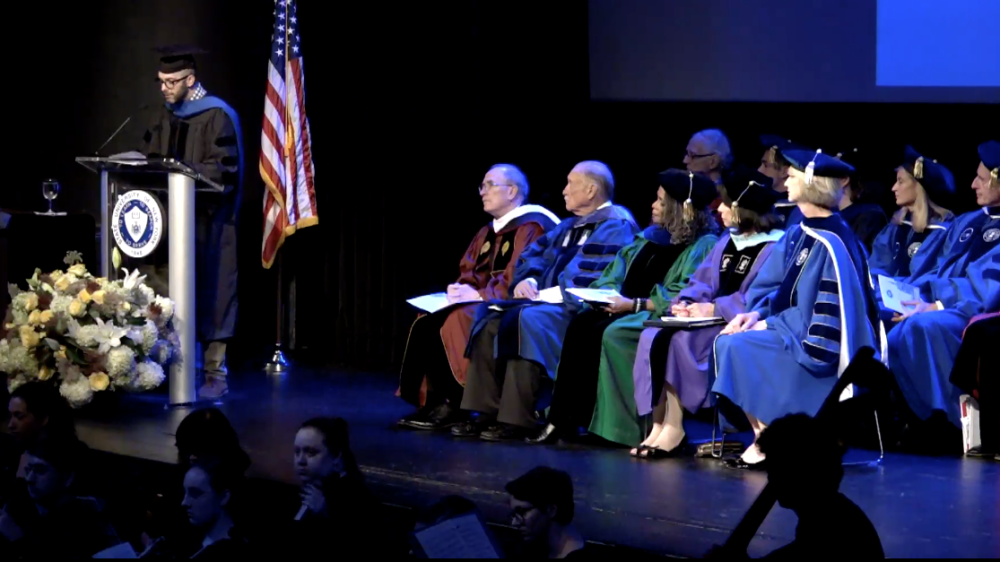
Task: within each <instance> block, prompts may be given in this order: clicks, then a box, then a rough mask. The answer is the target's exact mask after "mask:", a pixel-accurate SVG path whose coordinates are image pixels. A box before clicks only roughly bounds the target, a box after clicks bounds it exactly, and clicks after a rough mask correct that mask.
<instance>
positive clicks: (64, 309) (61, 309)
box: [49, 295, 73, 314]
mask: <svg viewBox="0 0 1000 562" xmlns="http://www.w3.org/2000/svg"><path fill="white" fill-rule="evenodd" d="M71 302H73V297H71V296H69V295H58V296H56V297H53V299H52V303H51V304H50V305H49V310H51V311H52V313H53V314H69V303H71Z"/></svg>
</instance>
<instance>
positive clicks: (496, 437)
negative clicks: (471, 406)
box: [479, 423, 529, 441]
mask: <svg viewBox="0 0 1000 562" xmlns="http://www.w3.org/2000/svg"><path fill="white" fill-rule="evenodd" d="M528 431H529V430H528V429H526V428H523V427H518V426H516V425H510V424H506V423H497V424H496V425H493V426H490V427H489V428H488V429H487V430H486V431H484V432H482V433H480V434H479V438H480V439H482V440H483V441H510V440H512V439H522V438H524V436H525V435H526V434H527V433H528Z"/></svg>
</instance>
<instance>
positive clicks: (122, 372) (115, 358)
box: [107, 345, 135, 380]
mask: <svg viewBox="0 0 1000 562" xmlns="http://www.w3.org/2000/svg"><path fill="white" fill-rule="evenodd" d="M134 368H135V352H134V351H132V349H131V348H129V347H127V346H124V345H120V346H118V347H116V348H113V349H112V350H111V351H109V352H108V359H107V373H108V376H109V377H111V378H112V379H115V380H117V379H119V378H127V377H128V375H129V374H130V373H131V372H132V369H134Z"/></svg>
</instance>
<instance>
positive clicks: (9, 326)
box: [3, 322, 17, 330]
mask: <svg viewBox="0 0 1000 562" xmlns="http://www.w3.org/2000/svg"><path fill="white" fill-rule="evenodd" d="M15 326H17V324H15V323H13V322H11V323H9V324H4V326H3V327H4V328H6V329H8V330H13V329H14V327H15Z"/></svg>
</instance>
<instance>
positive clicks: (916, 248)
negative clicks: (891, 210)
mask: <svg viewBox="0 0 1000 562" xmlns="http://www.w3.org/2000/svg"><path fill="white" fill-rule="evenodd" d="M949 226H951V219H950V218H949V219H948V220H944V221H942V220H939V219H937V218H934V219H932V220H931V221H930V222H929V224H928V225H927V228H926V229H924V231H923V232H917V231H915V230H913V224H912V223H911V222H910V221H903V223H902V224H899V225H897V224H893V223H891V222H890V223H889V224H888V225H887V226H886V227H885V228H883V229H882V231H881V232H879V234H878V236H877V237H876V238H875V242H874V243H873V244H872V255H871V258H870V259H869V260H868V267H869V269H871V273H872V282H873V283H874V284H875V300H876V302H878V306H879V318H880V319H881V320H882V321H883V323H884V326H885V328H886V329H888V330H891V329H892V328H893V327H895V324H894V323H893V322H892V317H893V316H894V315H895V314H896V312H895V311H892V310H888V309H886V308H884V307H883V306H882V291H881V289H880V288H879V280H878V276H879V275H885V276H886V277H891V278H893V279H895V280H897V281H901V282H903V283H908V284H912V282H913V280H914V279H917V278H919V277H921V276H922V275H924V274H926V273H927V272H929V271H930V270H932V269H934V266H935V265H936V263H937V258H938V256H939V255H940V254H941V249H942V248H943V247H944V240H945V238H946V237H947V232H948V227H949Z"/></svg>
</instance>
